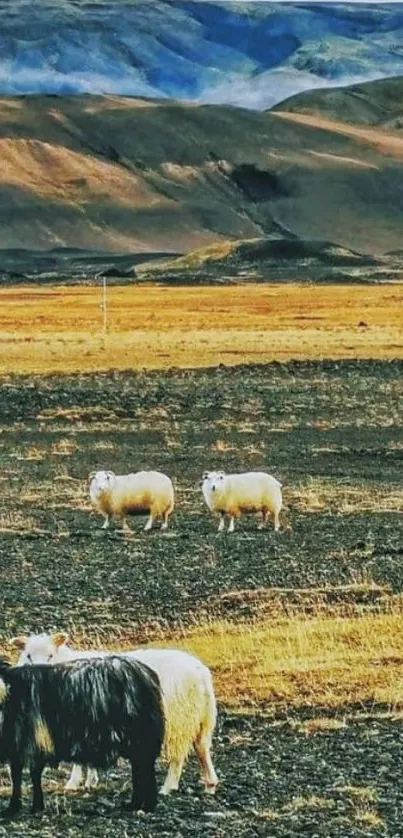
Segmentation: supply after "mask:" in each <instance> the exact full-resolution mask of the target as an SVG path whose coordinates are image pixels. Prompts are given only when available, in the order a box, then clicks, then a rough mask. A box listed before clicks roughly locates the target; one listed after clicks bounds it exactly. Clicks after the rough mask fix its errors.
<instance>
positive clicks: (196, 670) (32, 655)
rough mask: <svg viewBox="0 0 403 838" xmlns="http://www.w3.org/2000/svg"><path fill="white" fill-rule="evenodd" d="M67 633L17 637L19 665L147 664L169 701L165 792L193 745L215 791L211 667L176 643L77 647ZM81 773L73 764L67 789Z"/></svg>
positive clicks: (90, 775)
mask: <svg viewBox="0 0 403 838" xmlns="http://www.w3.org/2000/svg"><path fill="white" fill-rule="evenodd" d="M67 642H68V636H67V634H64V633H61V632H57V633H56V634H52V635H50V634H38V635H31V636H30V637H15V638H13V640H12V641H11V643H12V645H14V646H15V647H16V648H18V649H20V650H21V654H20V657H19V659H18V665H19V666H22V665H23V664H38V663H49V664H54V663H61V662H63V661H69V660H75V659H77V658H88V657H99V656H104V655H110V654H115V655H116V654H119V655H121V656H122V657H128V658H133V659H135V660H139V661H141V662H143V663H145V664H147V665H148V666H149V667H150V668H151V669H153V670H154V672H156V673H157V675H158V676H159V679H160V683H161V688H162V692H163V697H164V701H165V712H166V726H165V740H164V746H163V757H164V758H165V760H166V761H167V762H168V773H167V776H166V779H165V782H164V785H163V786H162V789H161V794H169V793H170V792H171V791H174V790H177V789H178V786H179V780H180V776H181V773H182V769H183V766H184V764H185V762H186V760H187V758H188V756H189V754H190V752H191V750H192V748H193V747H194V749H195V751H196V755H197V757H198V759H199V762H200V766H201V772H202V778H203V781H204V785H205V789H206V791H207V792H209V793H210V794H214V792H215V790H216V786H217V783H218V777H217V774H216V772H215V769H214V765H213V761H212V758H211V743H212V737H213V733H214V728H215V725H216V720H217V706H216V700H215V695H214V688H213V680H212V676H211V672H210V670H209V669H208V668H207V667H206V666H205V665H204V664H203V663H202V662H201V661H200V660H199V659H198V658H196V657H194V656H193V655H190V654H189V653H188V652H182V651H179V650H178V649H143V648H140V649H135V650H133V651H130V652H119V653H117V652H114V653H112V652H106V651H103V652H97V651H91V652H89V651H78V650H77V649H72V648H71V647H69V646H68V645H67ZM82 779H83V772H82V768H81V766H80V765H74V766H73V769H72V772H71V776H70V779H69V781H68V782H67V784H66V789H77V788H78V787H79V785H80V783H81V781H82ZM97 782H98V775H97V772H96V771H95V769H92V768H88V770H87V779H86V783H85V786H86V788H91V787H92V786H95V785H97Z"/></svg>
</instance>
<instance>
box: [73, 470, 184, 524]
mask: <svg viewBox="0 0 403 838" xmlns="http://www.w3.org/2000/svg"><path fill="white" fill-rule="evenodd" d="M89 479H90V481H91V483H90V498H91V501H92V504H93V506H94V507H95V509H96V510H97V511H98V512H100V513H101V515H103V516H104V518H105V522H104V524H103V529H106V528H107V527H109V523H110V520H111V518H114V517H116V518H119V519H120V520H121V521H122V526H123V529H124V530H127V529H129V527H128V524H127V521H126V515H129V514H130V515H137V514H141V513H142V512H149V513H150V514H149V518H148V521H147V523H146V525H145V527H144V529H145V530H150V529H151V527H152V525H153V523H154V521H155V519H156V518H158V516H161V517H162V518H163V522H162V527H161V529H163V530H166V529H167V528H168V517H169V515H170V514H171V512H172V510H173V508H174V490H173V486H172V482H171V480H170V479H169V477H167V476H166V475H165V474H162V473H161V472H159V471H138V472H136V473H133V474H115V473H114V472H113V471H95V472H91V474H90V476H89Z"/></svg>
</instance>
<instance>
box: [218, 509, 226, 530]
mask: <svg viewBox="0 0 403 838" xmlns="http://www.w3.org/2000/svg"><path fill="white" fill-rule="evenodd" d="M224 527H225V513H224V512H221V518H220V523H219V525H218V532H224Z"/></svg>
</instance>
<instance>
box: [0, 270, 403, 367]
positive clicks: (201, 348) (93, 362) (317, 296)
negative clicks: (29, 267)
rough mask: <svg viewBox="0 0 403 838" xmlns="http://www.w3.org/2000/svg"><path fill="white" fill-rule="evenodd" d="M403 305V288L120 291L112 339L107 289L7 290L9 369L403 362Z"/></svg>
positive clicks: (113, 303)
mask: <svg viewBox="0 0 403 838" xmlns="http://www.w3.org/2000/svg"><path fill="white" fill-rule="evenodd" d="M402 302H403V289H402V288H401V286H399V285H390V286H369V287H363V286H352V287H351V286H345V285H340V286H319V287H315V286H310V285H291V284H290V285H285V286H279V285H248V286H235V287H234V286H230V287H208V288H189V287H186V288H182V287H179V288H168V287H159V286H155V285H154V286H141V287H138V286H137V287H127V286H126V287H111V288H109V289H108V305H109V312H108V319H109V329H108V334H107V336H106V338H105V339H104V337H103V334H102V312H101V309H100V304H101V289H100V288H99V287H95V288H88V287H85V288H83V287H80V288H72V287H69V288H65V287H57V288H52V287H48V288H32V287H26V288H23V287H21V288H18V289H15V288H14V289H1V290H0V373H3V374H4V373H15V372H20V373H28V374H29V373H33V372H38V373H48V372H63V373H68V372H75V371H84V372H85V371H96V370H104V369H110V368H115V369H121V370H124V369H138V368H149V369H151V368H155V369H158V368H160V369H164V368H167V367H171V366H178V367H199V366H214V365H216V364H218V363H225V364H229V365H234V364H239V363H246V362H262V363H263V362H268V361H271V360H280V361H287V360H290V359H320V358H334V359H339V358H402V357H403V305H402ZM360 324H361V325H360ZM362 324H364V325H362Z"/></svg>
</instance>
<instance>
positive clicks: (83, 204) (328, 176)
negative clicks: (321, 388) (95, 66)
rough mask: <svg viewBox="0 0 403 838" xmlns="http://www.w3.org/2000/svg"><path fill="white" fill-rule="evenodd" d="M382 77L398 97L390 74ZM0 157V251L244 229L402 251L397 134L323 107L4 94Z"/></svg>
mask: <svg viewBox="0 0 403 838" xmlns="http://www.w3.org/2000/svg"><path fill="white" fill-rule="evenodd" d="M393 84H394V86H395V87H394V90H395V92H396V95H398V91H399V90H400V91H402V90H403V81H402V80H396V81H394V82H393ZM366 90H367V97H368V96H369V91H370V88H369V87H368V86H367V88H366ZM377 90H378V88H377ZM323 95H324V96H325V99H326V95H333V94H330V92H327V94H326V93H324V94H323ZM377 95H378V94H377ZM399 95H401V94H399ZM354 101H355V99H354ZM349 118H350V119H351V112H350V114H349ZM358 121H359V120H358ZM361 122H362V120H361ZM0 155H1V167H0V221H1V224H0V248H26V249H31V250H45V249H49V248H55V247H56V248H65V247H73V248H80V249H84V250H91V251H93V250H98V251H112V252H115V253H129V252H131V253H145V252H164V253H170V252H171V253H178V252H180V253H185V252H189V251H191V250H194V249H196V248H200V247H204V246H207V245H209V244H212V243H214V242H217V241H220V240H227V239H242V238H247V239H250V238H256V237H263V238H267V237H269V238H270V237H272V238H273V237H285V238H289V239H292V238H301V239H303V240H312V239H315V240H321V241H328V242H329V241H330V242H333V243H336V244H337V245H340V246H341V247H343V248H348V249H351V250H354V251H359V252H362V253H368V254H373V255H379V254H382V253H384V252H385V251H391V250H396V249H399V248H400V247H401V229H402V211H403V166H402V160H403V135H402V134H400V133H399V132H398V131H396V130H394V129H386V128H385V127H377V126H375V127H374V126H372V125H371V126H369V125H363V124H361V125H355V124H354V125H353V124H351V122H343V121H341V120H340V119H338V120H335V119H330V118H329V116H328V115H327V113H326V109H325V108H322V110H319V109H318V110H317V111H316V112H315V113H304V112H303V113H296V112H291V111H286V110H282V111H278V112H277V111H276V112H257V111H250V110H247V109H242V108H235V107H231V106H210V105H196V104H189V103H188V104H185V103H179V102H171V101H170V102H163V101H161V100H145V99H133V98H124V97H113V96H105V97H98V96H87V95H83V96H70V97H69V96H66V97H57V96H45V97H43V96H26V97H5V98H2V99H0Z"/></svg>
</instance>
